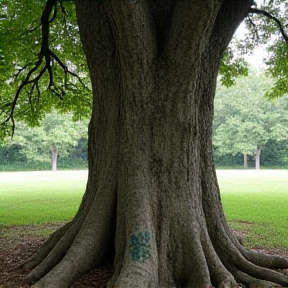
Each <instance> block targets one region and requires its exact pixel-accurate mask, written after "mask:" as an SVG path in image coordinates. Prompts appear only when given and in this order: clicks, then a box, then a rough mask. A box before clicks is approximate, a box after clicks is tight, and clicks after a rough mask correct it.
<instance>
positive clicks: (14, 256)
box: [0, 224, 288, 288]
mask: <svg viewBox="0 0 288 288" xmlns="http://www.w3.org/2000/svg"><path fill="white" fill-rule="evenodd" d="M61 225H62V224H46V225H37V226H17V227H11V228H7V229H2V230H1V231H0V288H17V287H23V288H28V287H30V285H27V284H23V283H22V279H23V278H24V277H25V276H26V275H27V274H28V272H29V271H27V270H25V269H23V268H17V264H19V263H21V262H22V261H25V260H26V259H28V258H29V257H30V256H31V255H32V254H33V253H35V251H36V250H37V249H38V248H39V246H40V245H41V244H43V243H44V242H45V240H46V239H47V237H48V235H49V232H50V233H52V232H53V231H54V230H56V229H57V228H59V227H60V226H61ZM43 234H46V236H41V235H43ZM242 236H243V235H242ZM244 236H245V235H244ZM254 249H255V250H257V251H259V252H262V253H266V254H271V255H279V256H282V257H284V258H288V249H285V248H263V247H254ZM278 271H280V272H282V273H283V274H284V275H288V269H284V270H278ZM112 274H113V268H112V267H103V268H101V269H94V270H92V271H90V272H89V273H85V274H84V275H82V276H81V277H79V278H78V279H77V280H76V282H75V283H74V284H73V285H72V286H71V288H83V287H89V288H104V287H106V283H107V282H108V280H109V279H110V278H111V276H112Z"/></svg>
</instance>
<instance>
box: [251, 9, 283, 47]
mask: <svg viewBox="0 0 288 288" xmlns="http://www.w3.org/2000/svg"><path fill="white" fill-rule="evenodd" d="M249 13H252V14H260V15H263V16H265V17H267V18H269V19H271V20H273V21H274V22H275V24H276V25H277V27H278V28H279V30H280V32H281V35H282V37H283V38H284V40H285V41H286V43H287V44H288V35H287V34H286V32H285V30H284V27H283V25H282V23H281V21H280V20H279V19H278V18H277V17H275V16H273V15H272V14H270V13H269V12H267V11H265V10H261V9H257V8H251V9H250V11H249Z"/></svg>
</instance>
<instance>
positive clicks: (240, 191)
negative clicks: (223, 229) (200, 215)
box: [217, 170, 288, 248]
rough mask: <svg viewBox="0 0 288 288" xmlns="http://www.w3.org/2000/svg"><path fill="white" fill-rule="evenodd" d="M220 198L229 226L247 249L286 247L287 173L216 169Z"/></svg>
mask: <svg viewBox="0 0 288 288" xmlns="http://www.w3.org/2000/svg"><path fill="white" fill-rule="evenodd" d="M217 175H218V181H219V185H220V189H221V198H222V202H223V207H224V211H225V214H226V216H227V219H228V220H229V221H230V223H231V225H232V227H234V228H236V229H241V230H242V231H244V232H246V233H247V234H248V237H247V241H246V245H247V246H255V245H258V246H262V247H264V246H265V247H268V246H270V247H286V248H288V233H287V231H288V171H287V170H260V171H256V170H218V171H217Z"/></svg>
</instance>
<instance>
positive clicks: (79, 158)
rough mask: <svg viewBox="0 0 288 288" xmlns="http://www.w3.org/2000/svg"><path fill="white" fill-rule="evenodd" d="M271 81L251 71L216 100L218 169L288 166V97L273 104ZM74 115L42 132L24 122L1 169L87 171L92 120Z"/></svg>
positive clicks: (1, 147)
mask: <svg viewBox="0 0 288 288" xmlns="http://www.w3.org/2000/svg"><path fill="white" fill-rule="evenodd" d="M271 83H272V82H271V79H269V78H267V77H266V76H265V75H264V74H263V73H259V72H257V71H251V73H250V75H249V76H248V77H240V78H239V79H238V80H237V81H236V84H235V85H234V86H232V87H229V89H227V88H226V87H224V86H221V85H218V89H217V94H216V98H215V118H214V126H213V131H214V139H213V143H214V159H215V164H216V167H230V168H240V167H242V168H252V167H255V168H256V169H260V165H261V166H264V167H288V117H287V112H288V97H287V96H283V97H281V98H279V99H277V100H275V99H274V100H269V99H268V97H265V95H266V96H267V93H268V92H267V91H269V89H270V88H271V85H272V84H271ZM72 118H73V116H72V115H71V114H69V113H68V114H59V113H56V112H55V111H51V113H49V114H47V115H46V117H45V118H44V119H42V120H41V121H40V122H39V125H38V126H37V127H33V128H30V127H29V126H27V124H24V123H22V122H20V123H18V124H17V125H16V130H15V135H14V137H13V138H12V140H11V139H10V140H9V139H6V141H5V142H4V143H3V142H2V143H1V144H0V170H26V169H28V170H30V169H33V170H38V169H41V170H42V169H51V170H57V165H58V167H59V168H60V169H73V168H74V169H79V168H86V167H87V126H88V120H82V121H72Z"/></svg>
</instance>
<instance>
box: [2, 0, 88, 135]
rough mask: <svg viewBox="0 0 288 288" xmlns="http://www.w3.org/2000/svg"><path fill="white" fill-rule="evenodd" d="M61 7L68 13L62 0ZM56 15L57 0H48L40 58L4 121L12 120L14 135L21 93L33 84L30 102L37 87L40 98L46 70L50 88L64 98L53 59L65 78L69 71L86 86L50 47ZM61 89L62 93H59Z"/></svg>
mask: <svg viewBox="0 0 288 288" xmlns="http://www.w3.org/2000/svg"><path fill="white" fill-rule="evenodd" d="M60 7H61V11H62V13H63V14H66V12H65V9H64V6H63V2H62V1H61V2H60ZM51 15H52V17H51ZM56 16H57V0H47V2H46V5H45V8H44V10H43V12H42V15H41V30H42V43H41V49H40V52H39V54H38V60H37V62H36V63H35V64H34V66H33V67H32V68H31V69H30V70H29V71H28V72H27V74H26V77H25V79H24V80H23V81H22V83H21V84H20V86H19V87H18V89H17V91H16V93H15V96H14V99H13V101H12V103H11V110H10V113H9V116H8V117H7V118H6V120H5V121H4V123H6V122H8V121H11V122H12V136H13V134H14V130H15V120H14V112H15V108H16V104H17V102H18V99H19V97H20V94H21V92H22V90H23V88H24V87H26V86H27V85H29V84H32V87H31V89H30V92H29V102H30V103H31V99H32V93H33V92H34V91H35V88H36V91H37V96H38V100H39V97H40V88H39V81H40V79H41V78H42V76H43V75H44V73H45V72H46V71H48V75H49V83H48V89H51V88H52V87H54V88H55V89H53V90H52V91H53V92H54V93H55V94H56V95H57V96H58V97H59V98H60V99H62V98H63V94H64V91H63V90H62V89H60V88H58V87H57V86H56V85H55V83H54V78H53V70H52V61H51V60H53V59H54V60H55V61H56V63H57V64H58V65H59V66H60V67H61V68H62V70H63V71H64V73H65V78H66V75H67V73H68V74H70V75H72V76H73V77H76V78H77V79H78V80H79V82H80V83H81V84H82V85H83V86H84V87H86V86H85V84H84V83H83V81H82V80H81V78H80V77H79V76H78V75H77V74H75V73H73V72H71V71H69V69H68V68H67V66H66V65H64V63H63V62H62V61H61V60H60V58H59V57H58V56H57V55H56V54H55V53H54V52H52V51H51V50H50V48H49V30H50V24H51V23H52V22H53V21H54V20H55V19H56ZM29 65H30V63H29V64H27V65H25V66H24V67H23V68H21V69H20V70H19V71H18V73H17V74H16V77H17V76H18V75H19V74H20V73H21V72H23V70H25V69H26V68H27V67H28V66H29ZM38 69H41V70H40V72H38V74H36V73H37V70H38ZM35 74H36V76H35ZM33 76H34V77H33ZM59 91H60V92H61V93H59Z"/></svg>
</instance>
